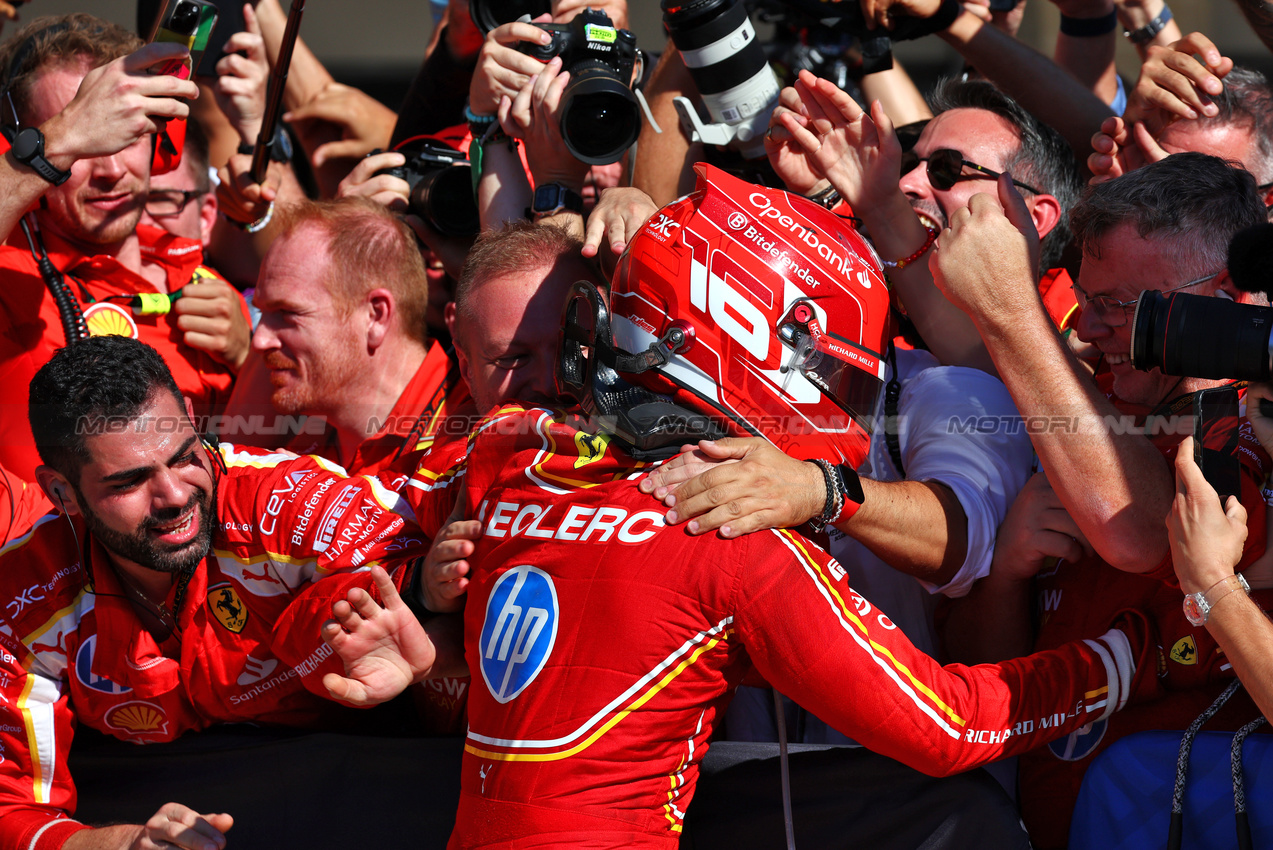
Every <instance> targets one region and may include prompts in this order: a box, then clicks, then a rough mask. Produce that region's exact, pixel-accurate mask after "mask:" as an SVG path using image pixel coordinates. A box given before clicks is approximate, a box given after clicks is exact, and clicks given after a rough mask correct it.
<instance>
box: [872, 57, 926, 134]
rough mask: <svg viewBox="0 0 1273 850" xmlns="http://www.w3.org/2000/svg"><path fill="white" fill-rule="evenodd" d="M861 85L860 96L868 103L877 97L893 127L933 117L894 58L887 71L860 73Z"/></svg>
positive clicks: (908, 76) (911, 81)
mask: <svg viewBox="0 0 1273 850" xmlns="http://www.w3.org/2000/svg"><path fill="white" fill-rule="evenodd" d="M860 88H861V89H862V99H863V100H865V101H866V102H867V103H871V102H872V101H876V100H878V101H879V102H880V105H881V106H883V107H884V112H885V114H886V115H888V117H889V120H890V121H892V122H893V126H895V127H901V126H904V125H906V124H913V123H914V122H916V121H923V120H924V119H926V118H932V117H933V111H932V110H931V109H929V108H928V103H927V102H926V101H925V100H924V95H923V94H921V93H920V91H919V89H918V88H917V87H916V85H915V81H914V80H912V79H911V76H910V74H908V73H906V69H905V68H903V67H902V63H901V62H899V61H898V60H897V59H896V58H894V59H893V67H891V68H889V69H888V70H887V71H877V72H876V73H874V74H865V75H863V77H862V82H861V84H860Z"/></svg>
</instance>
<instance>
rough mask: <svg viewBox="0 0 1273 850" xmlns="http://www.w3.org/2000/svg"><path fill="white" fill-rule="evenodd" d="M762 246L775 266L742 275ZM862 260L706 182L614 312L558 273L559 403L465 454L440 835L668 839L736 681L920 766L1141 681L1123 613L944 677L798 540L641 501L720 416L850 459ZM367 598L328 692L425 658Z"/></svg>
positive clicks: (732, 189) (1005, 749)
mask: <svg viewBox="0 0 1273 850" xmlns="http://www.w3.org/2000/svg"><path fill="white" fill-rule="evenodd" d="M765 246H772V248H773V251H772V252H771V251H770V248H769V247H765ZM759 252H764V254H765V255H766V256H769V257H772V258H774V261H773V262H772V263H755V262H754V261H749V257H753V256H759ZM779 257H785V258H786V259H778V258H779ZM871 257H872V253H871V252H870V251H869V249H867V248H866V246H865V244H864V243H863V242H862V240H861V237H860V236H859V235H858V234H857V233H856V232H854V231H853V230H852V229H851V228H849V227H848V226H846V225H844V224H841V223H840V221H839V220H838V219H836V218H835V217H834V216H831V215H830V214H829V213H826V212H824V211H821V210H820V209H818V208H816V207H815V206H813V205H812V204H810V203H808V202H805V201H803V200H797V199H794V198H790V197H789V196H786V195H784V194H783V193H780V192H776V191H768V190H761V189H759V188H758V187H755V186H749V185H747V184H742V183H740V182H738V181H735V180H734V179H733V178H730V177H728V176H726V175H724V174H723V173H721V172H718V171H715V170H713V169H710V168H707V169H705V170H704V171H703V172H702V173H701V177H700V182H699V189H698V191H697V192H696V193H695V194H693V195H691V196H689V197H688V198H687V199H684V200H682V201H679V202H677V203H675V204H673V205H672V206H671V207H669V208H667V209H666V210H664V211H663V213H661V214H660V215H656V216H655V217H654V218H653V219H651V220H650V222H649V223H648V224H647V225H646V227H645V228H644V229H643V230H642V232H641V233H640V234H639V235H638V236H637V237H636V239H635V240H634V241H633V243H632V245H631V246H630V247H629V249H628V253H627V254H626V255H625V257H624V258H623V259H622V260H621V261H620V267H619V270H618V272H617V274H616V278H615V281H614V287H613V294H612V300H611V305H612V309H610V310H607V307H606V305H605V303H604V301H603V300H602V299H601V297H600V295H599V294H598V292H597V290H596V289H595V287H592V286H591V285H590V284H587V283H580V284H576V287H575V289H574V291H573V292H572V296H571V299H570V301H569V302H568V305H567V309H566V313H565V316H564V330H563V346H562V351H561V357H560V362H559V370H558V383H559V388H560V389H561V390H562V391H563V392H568V393H570V394H571V395H573V396H574V398H576V399H578V400H579V402H580V404H581V407H576V408H574V409H572V410H568V411H559V410H548V409H533V408H532V409H527V408H524V407H521V406H518V405H508V406H505V407H503V408H500V409H497V410H496V411H494V412H493V413H492V414H491V415H489V416H488V417H487V418H486V419H485V420H484V422H483V423H482V425H481V426H479V428H478V430H477V431H476V432H475V434H474V436H473V438H472V441H471V449H470V452H469V455H468V457H467V462H466V469H465V472H464V487H465V493H466V497H467V504H468V505H469V506H470V507H471V509H472V510H471V514H472V515H473V516H474V517H475V518H477V519H478V520H479V521H480V522H481V523H482V536H481V538H480V539H479V540H478V542H477V546H476V551H475V552H474V554H473V555H471V556H470V557H469V562H470V564H471V565H472V567H473V572H472V574H471V576H470V584H469V588H468V601H467V603H466V608H465V624H464V626H465V629H464V631H465V656H466V658H467V660H468V663H469V667H470V669H471V671H472V674H473V679H474V687H473V690H472V696H471V698H470V702H469V721H470V727H469V732H468V738H467V742H466V746H465V758H464V764H463V775H462V793H461V802H460V807H459V811H458V814H457V818H456V829H455V832H454V833H453V834H452V838H451V846H453V847H475V846H483V847H486V846H498V847H549V846H563V845H569V846H587V847H674V846H675V845H676V843H677V841H678V836H679V833H680V831H681V827H682V819H683V817H684V813H685V810H686V808H687V806H688V805H689V803H690V800H691V798H692V797H693V793H694V787H695V782H696V778H697V768H698V765H699V763H700V761H701V760H702V758H703V755H704V753H705V751H706V749H707V746H708V741H709V739H710V738H711V735H712V733H713V731H714V730H715V728H716V726H717V724H718V722H719V721H720V719H721V716H722V713H723V711H724V709H725V707H726V705H727V704H728V702H729V700H730V698H731V696H732V694H733V691H734V689H735V687H736V686H737V685H738V684H739V682H740V681H741V680H742V679H743V677H744V676H745V675H747V674H748V673H749V672H750V671H752V670H754V671H756V672H758V673H759V674H760V675H761V676H763V677H764V678H765V679H766V680H767V681H768V682H769V683H771V684H772V685H773V686H774V687H775V688H777V689H778V690H779V691H781V692H782V693H784V694H787V695H789V696H791V697H792V698H793V699H795V700H796V701H797V702H798V703H799V704H801V705H803V706H806V707H808V708H809V709H810V710H812V711H813V712H814V713H815V714H816V715H817V716H819V717H821V718H824V719H825V720H827V721H828V722H829V723H830V724H831V725H832V726H834V727H835V728H837V729H839V730H841V731H843V732H844V733H845V734H847V735H850V736H852V737H853V738H854V739H855V740H857V741H859V742H861V743H862V744H863V745H865V746H867V747H869V748H871V749H872V750H875V751H877V752H880V753H883V754H885V755H888V756H890V757H893V758H895V759H898V760H899V761H902V762H904V763H905V764H907V765H910V766H912V767H915V768H917V769H919V770H922V771H924V772H927V773H930V774H935V775H943V774H949V773H955V772H958V771H962V770H967V769H969V768H972V767H975V766H978V765H981V764H985V763H987V762H990V761H993V760H996V759H999V758H1003V757H1004V756H1008V755H1013V754H1016V753H1020V752H1023V751H1025V750H1028V749H1030V748H1032V747H1036V746H1039V745H1040V744H1042V743H1044V742H1046V741H1048V740H1050V739H1053V738H1055V737H1058V736H1059V735H1062V734H1065V733H1066V731H1067V730H1072V729H1077V728H1079V727H1080V726H1082V725H1084V724H1086V723H1089V722H1091V721H1093V720H1095V719H1098V718H1101V717H1105V716H1108V715H1109V714H1110V713H1112V712H1114V711H1115V710H1117V709H1118V708H1120V707H1122V706H1123V705H1124V704H1125V703H1126V702H1127V700H1128V698H1129V696H1130V695H1131V694H1132V692H1133V690H1136V689H1137V688H1138V687H1139V680H1138V679H1137V678H1136V672H1137V669H1138V664H1139V662H1140V660H1141V656H1142V655H1143V654H1144V650H1145V647H1146V636H1145V633H1144V627H1143V623H1142V622H1141V620H1140V618H1139V617H1138V616H1136V615H1134V614H1128V615H1126V616H1124V617H1123V618H1121V619H1120V621H1119V622H1118V623H1117V625H1119V626H1121V627H1122V630H1120V629H1119V628H1111V629H1110V630H1109V631H1107V632H1106V633H1105V634H1104V635H1102V636H1100V637H1099V638H1096V636H1095V635H1094V636H1093V637H1094V638H1096V639H1093V640H1088V641H1083V642H1076V643H1072V644H1069V645H1066V646H1064V647H1062V648H1060V649H1057V650H1055V651H1052V652H1049V653H1041V654H1038V655H1034V656H1030V657H1027V658H1022V659H1015V660H1013V661H1009V662H1005V663H1003V664H999V665H983V666H979V667H964V666H958V665H952V666H949V667H942V666H940V665H939V664H937V663H936V662H935V661H933V660H932V659H931V658H930V657H928V656H927V655H925V654H923V653H922V652H920V651H918V650H917V649H915V648H914V647H913V646H912V645H911V644H910V642H909V641H908V640H907V638H906V637H905V635H904V634H903V633H902V632H901V631H900V630H898V629H896V628H895V627H894V626H893V624H892V623H891V622H890V621H889V619H888V617H887V615H885V614H884V613H883V612H880V611H879V610H877V609H875V608H874V607H873V606H872V605H871V604H870V602H869V601H867V600H865V599H863V598H862V597H860V596H858V595H857V594H855V593H854V592H853V590H852V588H851V587H850V585H849V581H848V576H847V575H846V573H845V570H844V568H843V567H842V566H841V565H840V564H838V563H837V562H836V561H835V560H834V559H832V558H831V557H830V556H828V555H827V554H826V553H825V552H824V551H822V549H820V548H819V547H817V546H816V545H814V544H812V543H810V542H809V541H808V540H806V539H805V538H803V537H801V536H800V535H799V534H796V533H794V532H791V531H770V532H764V533H759V534H754V535H750V536H746V537H743V538H739V539H731V540H725V539H721V538H717V537H713V536H708V535H704V536H699V537H692V536H689V535H688V534H686V533H685V532H684V530H683V529H680V528H675V527H667V526H665V524H664V519H663V514H662V511H661V510H659V509H658V508H659V506H658V505H656V504H652V503H651V502H650V500H649V498H648V497H646V496H645V495H643V494H642V493H640V492H639V491H638V489H637V481H638V480H639V479H640V478H641V476H642V475H643V474H644V472H645V471H646V470H647V469H649V467H650V466H651V464H652V463H653V462H656V461H657V459H658V458H659V457H666V456H667V454H668V451H669V450H673V451H674V450H675V448H676V447H677V446H678V445H679V444H680V443H682V442H686V441H689V440H692V439H695V438H698V437H705V438H706V437H714V436H719V435H720V434H721V431H722V426H724V425H725V423H732V425H731V426H730V427H731V428H732V429H733V430H734V431H735V432H743V431H745V432H749V433H755V432H760V433H763V434H765V436H768V437H769V438H770V439H772V440H774V441H775V442H778V443H780V444H781V445H783V447H784V448H785V449H786V450H787V451H789V452H799V453H802V454H803V455H804V456H805V457H827V456H828V455H829V456H831V457H833V458H835V459H836V462H837V463H840V462H843V463H845V464H847V466H848V468H849V469H852V468H854V467H856V465H857V464H858V462H859V461H860V460H861V457H862V452H863V451H864V450H865V445H866V438H867V436H868V432H867V431H866V430H865V428H864V426H863V424H862V422H861V420H860V418H859V417H858V415H857V414H858V413H859V412H860V411H861V410H869V409H871V408H870V407H869V406H865V407H859V406H858V405H861V404H863V403H870V402H872V401H873V399H874V394H875V393H876V392H878V390H879V389H880V387H881V381H880V374H881V370H880V361H881V359H882V356H883V355H882V346H883V345H884V344H885V341H886V340H887V339H888V338H889V335H888V330H889V329H888V322H887V319H886V317H887V315H888V312H887V311H888V295H887V292H886V290H885V287H884V281H883V279H882V276H881V274H880V270H879V267H878V266H877V265H876V264H875V261H874V260H873V259H871ZM726 305H727V306H728V307H729V310H728V311H725V310H723V309H722V307H723V306H726ZM744 323H748V324H746V326H744ZM784 366H785V367H786V369H787V370H788V371H787V372H784V371H783V367H784ZM785 374H790V375H791V376H792V379H791V381H790V383H788V384H787V385H786V386H785V387H784V386H783V385H782V381H783V376H784V375H785ZM616 399H617V400H618V401H617V402H616ZM796 423H798V424H796ZM830 474H838V473H836V470H834V469H831V470H830V472H829V475H830ZM828 480H831V479H830V477H829V478H828ZM404 492H410V491H404ZM846 492H847V495H848V497H849V498H848V499H846V498H845V494H846ZM858 493H860V490H859V491H858ZM853 495H854V492H853V488H852V486H851V482H850V486H849V487H847V488H845V492H842V491H841V490H840V489H839V488H838V486H837V488H836V490H835V491H834V492H832V491H829V499H828V501H829V502H831V503H832V506H833V507H835V506H836V505H840V506H842V508H843V509H851V508H847V507H843V504H844V502H846V501H851V500H852V498H853ZM859 498H860V496H859ZM382 578H383V577H382V576H379V575H377V579H382ZM376 589H377V592H378V594H379V595H380V597H381V599H382V600H383V601H384V603H385V607H383V608H381V607H380V605H378V604H377V603H376V601H375V600H373V598H372V597H371V596H370V595H368V594H367V593H366V592H364V591H363V590H361V589H358V590H354V591H352V592H350V593H349V595H348V600H347V601H342V602H339V603H337V604H336V605H334V606H333V612H334V614H335V616H336V622H333V623H331V624H329V625H328V626H327V627H325V629H324V636H325V637H326V638H327V639H328V640H329V642H330V643H331V645H332V646H333V647H334V648H335V649H336V651H337V653H338V654H339V655H340V657H341V658H342V659H343V660H344V661H345V662H346V665H347V671H348V678H345V677H341V676H338V675H335V674H330V675H328V676H326V677H325V679H324V684H326V685H327V686H328V687H329V688H330V689H331V691H332V693H333V695H334V696H337V697H338V698H342V699H348V700H351V701H354V702H360V701H363V700H368V701H374V700H378V699H380V698H383V697H387V696H390V695H392V694H393V693H395V692H397V691H398V690H400V689H401V688H402V687H405V686H406V684H407V683H408V682H409V681H410V680H411V679H413V678H417V677H418V676H419V675H421V670H422V669H423V668H424V667H427V666H428V665H429V664H432V663H433V659H432V656H431V653H430V652H428V651H427V641H425V640H424V639H423V635H422V632H421V629H420V626H419V623H418V621H417V620H416V619H415V618H414V616H412V615H411V614H410V613H409V611H408V609H407V607H406V606H405V605H404V603H403V602H402V600H401V599H399V597H398V596H397V594H396V593H395V592H394V589H393V586H392V585H391V584H388V583H386V582H384V581H383V580H378V582H377V588H376ZM422 649H423V650H426V651H425V652H424V659H423V662H422V663H416V662H414V661H413V660H412V659H413V655H414V653H416V652H417V651H420V650H422ZM1144 666H1147V667H1149V668H1150V672H1149V673H1148V675H1147V676H1145V677H1144V678H1147V679H1148V680H1149V682H1150V683H1152V682H1153V680H1154V676H1153V672H1152V664H1148V665H1142V667H1144ZM479 682H480V683H479Z"/></svg>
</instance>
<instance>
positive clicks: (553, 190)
mask: <svg viewBox="0 0 1273 850" xmlns="http://www.w3.org/2000/svg"><path fill="white" fill-rule="evenodd" d="M557 204H558V201H557V186H556V184H554V183H546V184H544V185H543V186H536V187H535V203H534V209H535V211H536V212H543V211H546V210H554V209H556V208H557Z"/></svg>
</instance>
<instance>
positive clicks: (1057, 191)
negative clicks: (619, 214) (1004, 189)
mask: <svg viewBox="0 0 1273 850" xmlns="http://www.w3.org/2000/svg"><path fill="white" fill-rule="evenodd" d="M818 87H821V89H820V90H819V91H816V92H815V91H814V89H815V88H818ZM795 91H796V92H797V93H798V95H799V99H800V100H801V101H802V102H803V104H804V107H803V108H804V109H805V110H806V111H810V116H811V119H812V120H806V118H805V116H801V117H799V118H798V117H796V114H795V113H793V112H788V111H786V110H778V111H777V112H775V114H774V120H773V123H772V125H771V128H772V129H771V133H770V137H769V139H770V141H769V142H768V144H767V149H768V150H769V152H770V161H771V162H773V163H774V166H775V169H777V170H778V172H779V174H780V175H781V174H783V171H784V170H785V169H788V168H791V166H790V165H788V164H789V163H796V164H797V165H799V164H802V163H805V162H807V163H808V165H809V168H810V170H812V171H814V173H818V172H819V171H821V172H822V173H825V174H826V176H827V178H828V179H829V180H830V181H831V183H832V185H834V186H835V187H836V188H839V189H840V190H841V194H842V195H843V196H844V198H845V200H847V201H848V202H849V203H850V205H851V206H852V207H853V212H854V214H855V215H857V216H859V217H860V218H861V219H862V222H863V224H864V225H865V228H866V229H867V231H869V233H870V234H871V236H872V238H873V240H874V242H875V245H876V248H877V250H879V252H880V255H881V257H882V258H883V259H884V261H885V265H886V266H889V267H890V269H889V277H890V279H891V280H892V281H893V283H894V285H895V287H896V290H897V293H898V296H899V299H900V301H901V304H902V306H903V308H904V309H905V311H906V313H907V315H908V316H909V317H910V319H911V320H912V322H914V324H915V326H916V328H917V329H918V330H919V333H920V335H921V336H922V337H923V339H924V341H925V343H926V344H927V345H928V347H929V348H930V349H931V351H932V352H933V354H934V355H936V357H937V359H938V360H939V361H941V362H942V363H943V364H945V365H954V366H971V367H974V368H979V369H982V370H984V371H987V372H991V373H993V372H994V371H995V367H994V364H993V363H992V362H991V361H990V358H989V356H988V355H987V354H986V351H985V348H984V346H983V345H982V343H981V340H980V338H979V337H978V335H977V333H976V331H975V329H974V328H973V327H972V325H971V324H970V323H969V322H968V321H967V319H966V317H965V316H964V315H963V314H962V313H960V312H959V310H957V309H955V308H954V307H953V306H952V305H951V304H950V303H949V302H947V301H946V299H945V298H943V297H942V295H941V293H940V292H938V291H937V290H936V289H935V288H934V287H933V285H932V276H931V275H930V274H929V273H928V252H929V250H930V248H931V246H932V244H933V239H934V238H935V235H936V234H937V233H939V232H940V231H941V230H942V229H943V228H944V227H946V226H947V224H948V223H949V220H950V216H951V215H952V214H953V213H954V212H955V211H956V210H959V209H962V208H964V207H966V206H967V204H968V201H969V199H970V198H971V197H972V196H973V195H976V194H981V193H984V194H989V195H990V196H991V197H992V198H995V199H996V202H998V196H999V189H998V188H997V186H996V183H995V181H996V179H997V178H998V177H999V175H1000V174H1001V173H1003V172H1005V171H1007V172H1011V174H1012V183H1013V186H1014V190H1015V191H1017V192H1020V193H1021V195H1022V196H1023V197H1024V198H1025V210H1024V212H1025V214H1026V215H1027V216H1028V217H1029V219H1030V222H1031V224H1033V226H1034V229H1035V230H1036V231H1037V232H1038V234H1039V237H1040V239H1041V240H1042V243H1041V258H1040V259H1041V266H1042V269H1043V270H1044V271H1047V270H1049V269H1052V268H1053V267H1055V266H1057V265H1058V264H1059V261H1060V257H1061V252H1062V250H1063V249H1064V246H1065V244H1066V242H1067V241H1068V232H1069V231H1068V228H1067V227H1066V225H1065V216H1066V212H1067V211H1068V209H1069V206H1070V204H1071V203H1072V202H1073V200H1074V198H1075V197H1077V194H1078V190H1079V187H1080V183H1079V178H1078V172H1077V167H1076V164H1075V161H1074V155H1073V153H1072V152H1071V150H1070V148H1069V147H1068V145H1067V144H1066V143H1065V141H1064V139H1062V138H1061V136H1060V135H1059V134H1058V133H1057V132H1056V131H1054V130H1052V129H1051V128H1049V127H1047V126H1045V125H1043V124H1042V123H1040V122H1039V120H1038V119H1036V118H1035V117H1033V116H1032V115H1031V114H1030V113H1028V112H1026V111H1025V110H1024V109H1023V108H1022V107H1021V106H1020V105H1018V104H1017V103H1016V102H1015V101H1013V100H1012V99H1011V98H1009V97H1008V96H1007V95H1005V94H1003V93H1002V92H1000V91H999V90H998V89H996V88H994V87H993V86H991V85H990V84H989V83H985V82H957V81H953V80H947V81H946V82H944V83H943V84H942V85H941V86H940V87H939V88H938V91H937V93H936V97H935V102H934V111H935V112H936V113H937V115H936V117H934V118H933V119H931V120H930V121H929V122H928V124H927V125H926V126H925V127H924V129H923V131H922V132H921V133H920V135H919V138H918V139H917V140H916V142H915V144H914V145H913V146H912V147H911V148H910V149H909V150H908V151H906V152H905V153H902V152H901V151H900V150H898V149H897V143H896V142H894V141H893V140H892V138H891V137H892V134H893V128H892V125H891V123H890V122H889V121H888V119H887V116H886V115H885V114H884V113H883V111H882V110H878V111H877V110H875V109H873V110H872V112H871V114H869V115H863V114H862V112H861V109H860V108H858V107H857V106H856V104H854V103H852V102H851V101H848V100H847V99H841V98H839V95H837V93H836V90H834V89H833V87H830V84H829V83H827V82H826V81H821V82H816V81H815V78H814V77H813V76H812V75H808V76H802V78H801V80H800V81H799V82H798V83H797V84H796V87H795ZM839 94H840V95H842V94H843V93H842V92H841V93H839ZM819 98H821V101H820V105H819V100H818V99H819ZM846 98H847V96H846ZM790 100H791V99H790V98H787V99H786V101H785V102H789V101H790ZM833 100H837V101H842V102H840V103H839V104H838V105H835V104H833V103H832V101H833ZM811 103H812V104H813V105H814V106H813V108H812V110H811V109H810V104H811ZM788 105H790V104H789V103H788ZM788 139H790V141H789V140H788ZM824 148H825V150H824ZM831 151H834V153H831ZM776 154H794V156H792V155H787V156H775V155H776ZM890 169H892V171H891V174H896V175H897V179H898V183H897V184H896V187H897V188H896V189H894V188H893V186H894V184H893V183H892V180H891V179H890V177H891V174H889V173H888V172H889V171H890ZM833 172H834V173H833ZM792 176H793V177H795V176H796V175H795V174H792ZM917 216H918V219H917ZM1053 277H1055V276H1047V277H1045V284H1051V282H1052V279H1053ZM1052 289H1056V291H1057V292H1061V293H1063V294H1064V297H1062V298H1061V299H1059V303H1055V304H1051V303H1050V306H1052V310H1051V312H1052V314H1053V316H1054V318H1055V320H1056V321H1057V323H1058V324H1059V323H1060V322H1061V321H1062V320H1063V318H1064V317H1065V315H1066V314H1067V313H1068V312H1069V310H1070V309H1071V308H1072V307H1073V304H1074V302H1073V298H1072V297H1070V296H1069V294H1068V280H1066V281H1064V284H1063V285H1061V286H1059V287H1052V288H1050V289H1048V292H1051V291H1052ZM1045 297H1048V296H1047V293H1045ZM1048 300H1049V302H1053V301H1057V299H1055V298H1054V297H1051V298H1048Z"/></svg>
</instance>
